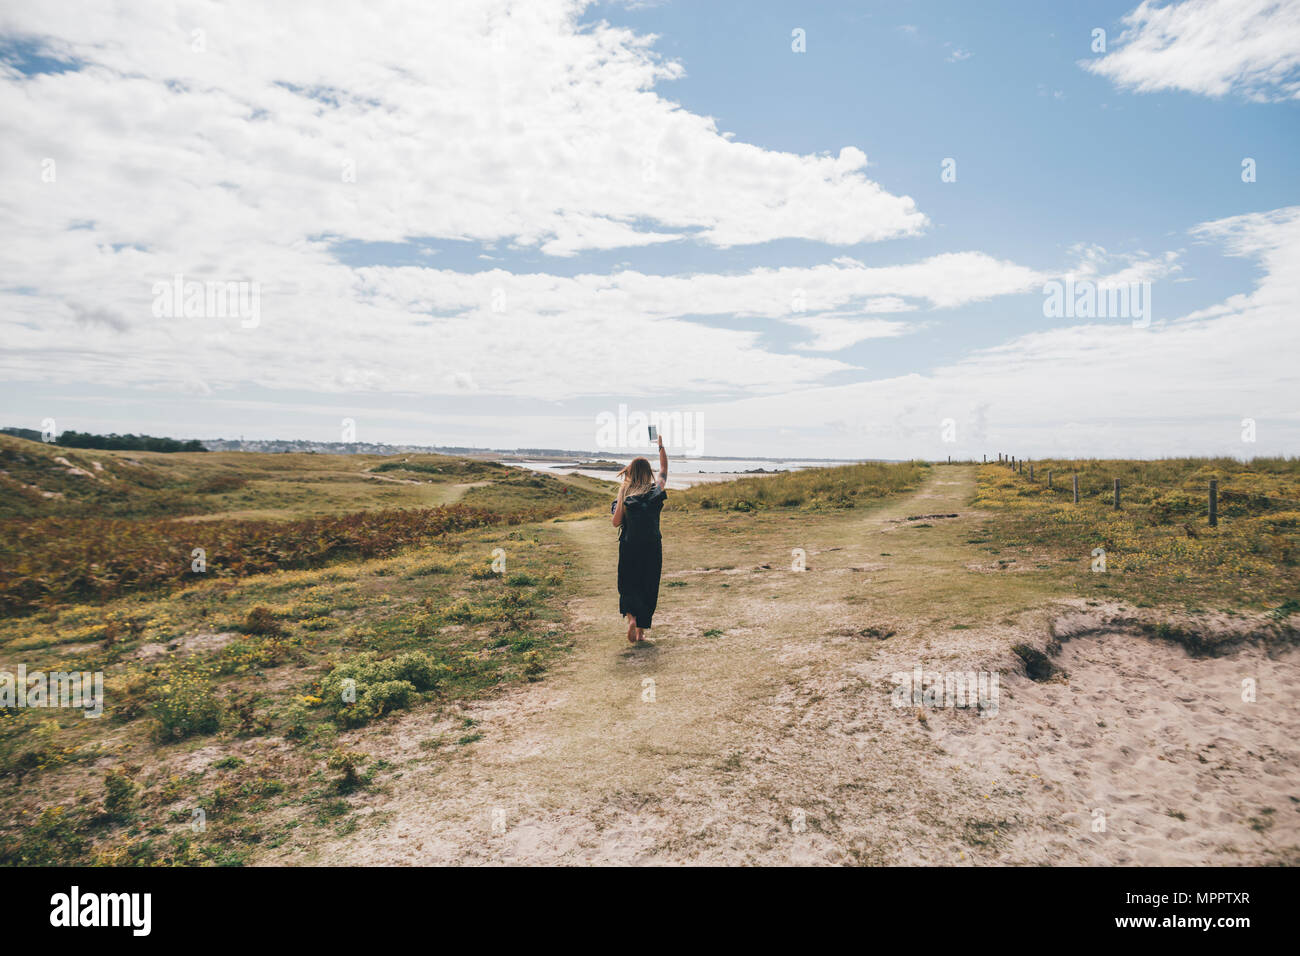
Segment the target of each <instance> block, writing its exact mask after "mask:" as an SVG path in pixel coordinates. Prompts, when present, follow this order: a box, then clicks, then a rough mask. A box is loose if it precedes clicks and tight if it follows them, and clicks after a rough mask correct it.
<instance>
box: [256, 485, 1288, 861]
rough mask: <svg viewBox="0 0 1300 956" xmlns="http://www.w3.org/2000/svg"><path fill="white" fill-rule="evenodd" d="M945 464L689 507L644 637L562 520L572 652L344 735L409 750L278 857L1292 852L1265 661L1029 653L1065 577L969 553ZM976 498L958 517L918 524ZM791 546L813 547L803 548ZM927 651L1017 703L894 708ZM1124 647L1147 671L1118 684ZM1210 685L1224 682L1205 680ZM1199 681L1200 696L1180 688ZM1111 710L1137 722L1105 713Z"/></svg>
mask: <svg viewBox="0 0 1300 956" xmlns="http://www.w3.org/2000/svg"><path fill="white" fill-rule="evenodd" d="M936 471H937V474H936V475H935V477H934V478H932V479H931V480H930V482H929V483H928V484H927V485H926V486H925V487H924V488H923V489H921V490H920V491H919V492H918V493H917V494H916V495H914V496H911V497H909V498H907V499H905V500H901V501H897V502H893V503H890V504H887V505H885V506H884V507H882V508H879V509H878V510H872V511H865V510H863V511H857V512H846V513H843V514H836V515H830V516H825V517H821V516H813V517H809V516H800V519H799V520H798V521H790V520H788V519H786V518H785V517H776V516H774V517H767V518H763V519H756V520H753V521H750V520H748V519H746V522H747V523H746V524H744V525H738V524H736V523H735V521H734V520H733V521H728V520H727V519H726V517H725V516H720V517H717V518H711V519H709V520H712V521H714V522H715V523H714V524H713V525H711V526H705V519H703V518H700V517H699V516H697V515H690V516H687V515H683V514H681V513H675V512H669V513H666V514H665V537H666V548H665V587H664V589H663V591H662V593H661V602H660V611H659V613H658V614H657V615H656V618H655V628H654V630H653V631H652V634H653V641H652V642H651V643H649V644H647V645H642V646H639V647H636V648H632V647H629V645H627V643H626V642H625V640H624V639H623V637H622V636H621V634H620V627H619V621H618V617H617V613H616V608H617V596H616V594H615V591H614V575H613V570H612V561H613V556H614V547H615V546H614V542H613V530H612V529H611V528H610V526H609V525H608V523H607V521H606V520H605V519H603V518H602V519H595V518H593V519H588V520H582V521H573V522H565V523H562V524H559V525H554V526H552V527H553V529H554V532H555V533H561V534H564V535H566V536H567V537H568V539H569V541H570V542H571V544H572V546H573V548H574V549H575V552H576V553H577V554H578V555H580V557H581V566H580V567H579V568H577V569H576V574H577V575H578V581H577V583H578V586H579V593H580V595H581V596H580V597H578V598H577V599H575V600H573V601H572V602H571V604H570V606H569V609H568V611H569V622H570V627H571V629H572V631H573V634H574V641H575V650H574V652H573V654H572V655H571V657H570V658H569V659H568V660H567V661H566V662H565V663H564V664H563V665H562V666H561V667H559V668H557V669H556V670H555V671H553V672H552V673H550V674H548V675H547V677H546V679H545V680H544V681H542V682H540V683H538V684H534V685H530V686H528V687H525V688H520V689H516V690H512V691H510V692H507V693H506V694H504V695H502V696H501V697H499V698H497V699H495V700H489V701H482V702H476V703H474V704H472V705H469V706H467V707H466V708H465V710H464V712H463V714H459V715H455V717H444V718H443V719H442V720H441V721H436V720H435V718H434V717H433V716H432V715H431V713H420V712H417V713H413V714H410V715H407V716H403V717H401V718H399V719H395V720H393V721H391V722H388V723H385V724H382V725H379V726H376V727H371V728H367V729H365V730H362V731H357V732H354V733H352V734H349V735H346V736H345V738H344V739H345V742H346V745H347V746H349V747H352V748H355V749H362V750H366V751H368V752H370V753H373V754H375V755H376V756H382V757H384V758H386V759H387V760H389V761H390V762H391V763H392V764H393V765H395V767H396V768H397V771H396V772H395V773H393V774H392V775H391V776H389V777H387V778H386V781H385V783H384V784H383V785H381V786H380V787H378V788H376V789H374V790H372V791H370V792H367V793H363V794H359V795H356V796H354V797H353V798H351V802H352V803H353V804H354V806H355V807H356V808H357V816H358V820H359V822H360V826H359V828H358V829H357V830H356V831H355V832H353V833H352V834H350V835H348V836H333V835H331V836H329V837H328V838H327V839H322V837H321V832H322V831H319V830H317V831H313V830H312V829H311V828H304V829H303V830H302V831H300V833H299V835H297V836H295V837H294V838H291V840H290V841H289V842H287V843H286V844H285V845H284V846H282V847H280V848H279V849H277V850H275V851H272V852H270V853H268V854H266V855H265V856H263V857H262V858H261V859H260V860H258V862H265V863H280V862H316V863H322V864H345V863H346V864H402V863H406V864H439V863H471V864H473V863H507V864H509V863H547V864H555V863H560V864H574V863H615V864H618V863H628V864H647V863H658V864H673V863H768V864H771V863H929V864H963V863H995V862H1022V863H1023V862H1034V863H1049V862H1058V861H1060V862H1064V861H1071V862H1074V861H1077V862H1097V863H1102V862H1106V863H1123V862H1139V863H1149V862H1166V861H1167V862H1202V861H1203V862H1257V861H1261V860H1264V859H1276V858H1278V856H1279V855H1280V856H1281V857H1282V858H1287V854H1288V853H1290V854H1292V857H1294V849H1291V850H1288V849H1287V848H1288V847H1291V848H1294V846H1295V845H1296V844H1297V842H1300V840H1298V839H1297V834H1296V828H1295V824H1294V823H1293V822H1292V821H1293V820H1294V819H1295V818H1296V810H1295V804H1294V798H1295V797H1300V792H1298V791H1297V788H1296V755H1295V751H1294V749H1293V748H1289V746H1288V745H1287V743H1286V740H1287V739H1289V740H1296V739H1300V726H1296V721H1295V713H1296V708H1294V707H1292V706H1289V705H1282V706H1280V707H1274V708H1273V710H1272V712H1271V715H1270V716H1269V717H1267V718H1265V719H1261V720H1258V721H1255V722H1254V723H1253V724H1251V725H1250V726H1246V725H1245V724H1243V723H1242V722H1241V721H1238V720H1236V716H1235V714H1234V712H1233V711H1232V709H1231V708H1227V707H1226V705H1225V704H1223V702H1222V700H1221V699H1220V698H1221V697H1222V694H1224V693H1226V691H1224V690H1223V686H1221V685H1224V682H1225V681H1226V680H1227V679H1228V677H1229V676H1231V674H1235V673H1236V670H1240V667H1238V666H1236V665H1235V664H1231V663H1230V664H1229V670H1225V671H1222V672H1221V673H1220V672H1218V671H1214V669H1213V668H1212V667H1211V668H1208V669H1207V668H1206V667H1204V666H1201V665H1207V664H1209V665H1214V664H1219V665H1222V664H1223V661H1224V660H1229V659H1222V660H1219V661H1212V662H1206V661H1191V660H1187V661H1185V662H1183V663H1182V665H1181V666H1182V669H1176V670H1174V671H1172V672H1171V674H1170V676H1169V677H1168V678H1159V677H1152V679H1153V680H1156V681H1160V680H1163V681H1164V683H1163V684H1161V683H1155V684H1151V685H1142V684H1140V683H1132V682H1131V680H1130V679H1131V678H1133V677H1134V676H1135V675H1137V674H1139V673H1143V672H1149V673H1148V676H1149V677H1150V676H1151V675H1158V674H1159V670H1158V669H1159V668H1160V667H1163V666H1166V665H1168V664H1169V661H1168V660H1163V659H1159V660H1158V659H1156V657H1155V656H1153V655H1155V654H1156V645H1152V644H1150V643H1149V642H1144V641H1138V640H1137V639H1126V640H1127V641H1129V643H1128V644H1120V643H1117V642H1109V641H1104V640H1100V641H1095V642H1093V643H1096V644H1097V648H1096V649H1093V648H1092V647H1091V645H1090V644H1089V643H1088V642H1084V641H1082V640H1081V641H1080V642H1078V643H1077V644H1076V643H1074V642H1072V643H1071V644H1067V645H1066V646H1067V655H1075V656H1071V658H1070V662H1069V663H1068V664H1067V667H1070V668H1073V669H1074V670H1075V673H1074V674H1073V675H1072V678H1071V683H1070V684H1036V683H1033V682H1031V681H1029V680H1028V679H1027V678H1025V677H1023V676H1020V667H1019V664H1018V662H1017V659H1016V658H1014V656H1012V655H1011V653H1010V651H1009V647H1010V645H1011V644H1013V643H1015V642H1016V641H1018V640H1024V639H1026V638H1034V637H1038V638H1041V636H1042V634H1043V633H1044V632H1045V627H1046V622H1047V620H1048V619H1049V618H1050V617H1051V616H1052V615H1053V614H1054V613H1056V612H1055V611H1054V610H1053V609H1052V601H1053V599H1054V598H1055V597H1059V595H1054V594H1053V593H1052V591H1051V584H1050V576H1049V575H1045V574H1043V575H1035V574H1011V573H1006V574H987V573H981V572H980V571H978V570H972V568H973V567H976V568H977V567H979V566H980V562H981V560H982V557H981V554H980V552H979V551H978V550H977V549H976V548H975V547H973V546H972V545H971V544H969V543H967V538H968V537H969V536H970V535H971V534H972V532H973V531H974V530H976V529H977V528H978V526H979V525H980V524H981V523H983V522H984V521H986V520H988V516H984V515H980V514H977V513H974V512H971V511H970V509H969V506H968V502H969V500H970V497H971V493H972V491H973V487H974V475H975V470H974V469H973V468H961V467H953V468H940V469H936ZM953 512H956V513H959V514H960V515H961V517H959V518H957V519H934V520H932V521H924V522H917V521H911V522H909V521H906V520H904V519H905V518H906V517H907V516H909V515H916V514H934V513H953ZM924 524H931V525H932V527H928V528H926V527H918V525H924ZM737 531H743V533H733V532H737ZM794 548H801V549H803V550H804V551H805V552H806V553H807V563H808V570H807V571H805V572H801V573H800V572H795V571H793V570H791V569H790V567H791V553H792V549H794ZM764 565H767V566H768V567H767V568H764V567H763V566H764ZM670 582H671V583H675V584H679V585H681V586H678V587H670V586H668V585H669V583H670ZM706 634H707V635H708V636H706ZM886 635H888V636H886ZM1039 643H1041V640H1040V641H1039ZM1159 651H1169V652H1172V653H1182V652H1181V651H1180V650H1178V649H1177V648H1169V647H1165V646H1160V647H1159ZM1243 653H1245V652H1243ZM1183 656H1184V657H1185V656H1186V655H1185V654H1184V655H1183ZM1255 664H1258V665H1259V666H1260V668H1263V667H1264V666H1265V665H1264V663H1263V662H1262V661H1255V660H1253V659H1252V661H1251V666H1254V665H1255ZM918 666H920V667H924V668H925V669H926V670H930V669H932V668H933V669H938V670H941V671H956V670H960V671H965V670H984V671H1001V672H1002V673H1001V674H1000V680H1001V684H1000V688H1001V698H1000V706H999V709H998V713H997V715H996V716H993V717H991V718H981V717H979V716H977V715H976V713H975V712H974V711H973V710H969V709H941V710H927V711H925V712H924V713H923V716H924V717H925V719H924V720H922V719H918V713H917V708H915V707H911V706H908V707H902V708H900V707H895V706H894V704H893V701H892V699H891V691H892V690H893V688H894V682H893V679H892V677H891V675H893V674H895V673H898V672H911V671H912V669H913V668H914V667H918ZM1234 667H1235V670H1233V669H1232V668H1234ZM1268 667H1271V668H1273V670H1269V671H1268V672H1267V673H1268V677H1269V680H1290V679H1294V678H1295V677H1296V676H1300V675H1297V674H1296V673H1295V669H1296V660H1295V654H1294V652H1292V653H1291V655H1290V656H1289V657H1285V658H1282V659H1279V660H1277V661H1270V662H1269V663H1268ZM1126 668H1127V669H1128V671H1125V669H1126ZM1257 669H1259V668H1257ZM1116 670H1119V671H1121V672H1122V673H1124V674H1125V675H1126V677H1125V680H1126V683H1124V684H1123V686H1122V687H1121V690H1120V692H1115V688H1114V678H1115V676H1116V674H1115V672H1116ZM1230 672H1231V673H1230ZM1261 672H1262V671H1261ZM1198 681H1201V682H1206V683H1205V686H1206V687H1214V688H1217V690H1215V693H1217V694H1219V696H1218V697H1210V698H1206V697H1205V695H1204V692H1203V690H1202V691H1197V690H1196V689H1195V685H1196V684H1197V682H1198ZM1216 682H1217V683H1216ZM1283 686H1285V685H1283ZM1186 687H1191V688H1192V689H1191V690H1190V691H1187V692H1186V693H1183V692H1181V691H1179V690H1178V688H1186ZM1177 693H1181V694H1182V697H1187V698H1188V700H1185V701H1184V700H1182V699H1181V697H1179V698H1178V699H1177V702H1176V703H1174V704H1171V703H1170V700H1169V698H1170V695H1173V694H1177ZM1198 694H1200V696H1198ZM1216 707H1217V708H1220V711H1221V712H1217V713H1211V710H1213V709H1214V708H1216ZM1224 708H1226V709H1224ZM1148 711H1149V712H1148ZM1126 715H1127V716H1126ZM463 717H470V718H472V719H473V720H475V721H477V726H476V727H475V730H476V731H478V732H481V733H482V734H483V738H482V739H481V740H479V741H478V742H476V743H473V744H470V745H468V746H465V747H463V748H453V749H452V750H450V751H449V752H448V751H446V750H443V751H438V752H436V753H433V754H430V753H429V752H428V751H425V750H422V749H421V748H420V746H419V744H420V742H421V741H423V740H427V739H428V738H430V737H432V736H435V735H437V734H443V735H444V736H447V735H450V736H451V737H452V739H454V738H455V737H456V736H457V734H458V733H460V731H458V730H457V729H456V728H457V727H458V726H459V721H460V720H461V718H463ZM1098 720H1101V721H1103V722H1105V723H1107V725H1108V726H1109V727H1111V728H1114V729H1113V730H1112V731H1111V732H1109V733H1107V734H1104V735H1099V734H1095V733H1093V732H1091V731H1090V730H1089V727H1091V726H1095V725H1096V723H1097V721H1098ZM1216 721H1217V722H1216ZM1242 734H1245V737H1246V739H1243V738H1242V736H1241V735H1242ZM1286 734H1289V738H1287V737H1286V736H1285V735H1286ZM1152 735H1155V736H1156V737H1158V738H1159V740H1158V742H1157V743H1156V744H1155V745H1154V746H1155V747H1156V749H1155V750H1153V749H1152V746H1153V744H1152V743H1151V742H1150V741H1148V740H1147V738H1148V737H1150V736H1152ZM1227 735H1232V736H1233V739H1234V740H1235V743H1233V744H1232V746H1228V743H1227V740H1226V737H1227ZM1209 744H1214V745H1215V746H1218V747H1219V748H1221V749H1220V750H1219V751H1218V753H1217V754H1216V755H1215V756H1216V758H1219V757H1221V758H1223V761H1222V763H1223V766H1222V767H1221V768H1219V770H1218V771H1217V772H1216V773H1210V772H1209V771H1200V772H1199V774H1198V775H1197V776H1195V778H1194V779H1193V778H1190V777H1188V776H1187V774H1189V773H1192V772H1193V771H1194V770H1195V768H1189V767H1188V766H1186V765H1185V764H1184V763H1183V761H1181V760H1178V761H1171V760H1170V759H1169V757H1168V755H1169V754H1172V753H1174V752H1175V751H1177V752H1178V753H1182V752H1183V751H1186V752H1187V753H1191V752H1193V751H1194V750H1195V749H1196V748H1197V747H1200V748H1202V752H1205V751H1204V747H1205V746H1207V745H1209ZM1269 748H1271V749H1269ZM1210 752H1213V751H1210ZM1162 754H1165V756H1164V757H1162V756H1161V755H1162ZM1191 759H1193V760H1195V758H1194V757H1193V758H1191ZM1197 766H1198V767H1201V766H1203V765H1201V764H1197ZM1135 770H1137V771H1139V772H1134V771H1135ZM1085 778H1086V779H1085ZM1266 778H1267V779H1266ZM1261 780H1263V781H1264V782H1263V783H1261V782H1260V781H1261ZM1171 788H1174V789H1171ZM1174 803H1177V804H1178V806H1173V805H1172V804H1174ZM1098 804H1101V805H1103V806H1105V807H1106V808H1108V809H1109V811H1110V812H1109V813H1108V817H1107V819H1108V822H1109V824H1110V825H1109V827H1108V830H1107V832H1106V833H1104V834H1096V833H1094V832H1093V829H1092V824H1091V821H1092V819H1093V816H1092V810H1093V809H1094V808H1095V807H1096V805H1098ZM1164 804H1169V805H1168V806H1165V805H1164ZM1264 806H1269V807H1272V808H1273V809H1272V810H1269V811H1268V812H1267V813H1265V812H1264V810H1263V809H1261V808H1262V807H1264ZM1167 810H1173V811H1175V812H1180V813H1185V814H1186V816H1187V818H1188V819H1187V821H1180V820H1178V819H1177V818H1175V817H1172V816H1168V815H1167V814H1166V811H1167ZM1261 814H1262V816H1261ZM1251 817H1254V818H1256V819H1257V820H1262V821H1263V822H1262V823H1259V824H1257V825H1256V824H1251V823H1250V822H1249V820H1250V818H1251ZM1270 821H1274V822H1270ZM1211 825H1212V826H1213V828H1214V829H1213V832H1212V833H1209V834H1208V835H1207V834H1206V833H1205V832H1204V830H1205V828H1206V827H1208V826H1211ZM1195 828H1200V829H1201V831H1202V832H1199V833H1194V834H1192V836H1191V837H1190V838H1186V839H1185V838H1182V837H1180V836H1179V835H1178V834H1179V833H1180V832H1184V831H1189V830H1192V829H1195ZM1171 834H1172V836H1171ZM1171 840H1172V841H1173V842H1174V843H1176V844H1177V848H1178V849H1177V853H1174V854H1171V853H1170V851H1169V846H1170V841H1171ZM1225 857H1226V858H1225Z"/></svg>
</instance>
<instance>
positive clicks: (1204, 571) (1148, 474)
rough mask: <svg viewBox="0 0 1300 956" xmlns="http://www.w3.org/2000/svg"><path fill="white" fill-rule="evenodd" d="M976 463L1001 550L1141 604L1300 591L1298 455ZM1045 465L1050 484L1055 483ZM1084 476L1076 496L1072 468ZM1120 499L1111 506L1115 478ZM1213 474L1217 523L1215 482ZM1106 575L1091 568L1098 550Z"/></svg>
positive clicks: (1273, 596) (1246, 601) (1230, 602)
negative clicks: (1215, 508)
mask: <svg viewBox="0 0 1300 956" xmlns="http://www.w3.org/2000/svg"><path fill="white" fill-rule="evenodd" d="M1033 467H1034V476H1033V478H1032V479H1031V478H1030V477H1029V466H1028V464H1026V466H1025V468H1024V470H1023V471H1019V470H1017V471H1014V472H1013V471H1012V470H1011V469H1010V468H1009V467H1006V466H1003V465H999V464H996V463H995V464H989V465H985V466H984V467H983V468H981V470H980V481H979V492H978V496H977V498H976V504H978V505H981V506H987V507H990V508H992V509H994V510H995V512H996V514H997V516H998V518H999V519H1000V520H999V521H997V522H995V523H994V526H993V530H992V531H991V533H990V542H989V543H988V550H990V551H991V552H993V553H995V554H1003V555H1006V554H1017V553H1018V554H1021V555H1029V554H1036V555H1038V557H1039V559H1044V560H1047V561H1050V562H1052V563H1054V564H1058V565H1060V571H1061V573H1062V574H1066V575H1069V576H1070V577H1071V578H1072V581H1073V583H1074V584H1075V585H1076V586H1077V587H1079V588H1080V589H1081V590H1082V591H1084V592H1086V593H1097V594H1105V593H1111V594H1115V595H1116V596H1120V595H1122V596H1125V597H1128V598H1129V599H1131V600H1136V601H1139V602H1143V603H1178V604H1187V605H1191V606H1200V605H1204V604H1207V603H1209V604H1214V605H1220V606H1225V607H1226V606H1248V607H1257V608H1258V607H1271V606H1276V605H1278V604H1281V603H1283V602H1285V601H1287V600H1290V599H1294V598H1295V597H1297V596H1298V595H1300V461H1297V460H1296V459H1280V458H1272V459H1255V460H1254V461H1250V462H1241V461H1236V460H1234V459H1227V458H1219V459H1204V458H1201V459H1198V458H1180V459H1163V460H1159V461H1123V460H1087V461H1063V460H1050V461H1049V460H1044V461H1034V462H1033ZM1048 472H1051V474H1052V485H1053V487H1051V488H1049V487H1048ZM1074 474H1078V475H1079V493H1080V500H1079V504H1078V505H1075V504H1074V503H1073V485H1072V481H1071V476H1072V475H1074ZM1115 478H1119V480H1120V507H1119V508H1118V509H1116V508H1115V507H1114V479H1115ZM1210 479H1216V480H1217V481H1218V496H1219V522H1218V526H1217V527H1213V528H1212V527H1210V525H1209V520H1208V489H1209V482H1210ZM1098 548H1100V549H1102V550H1103V551H1104V552H1105V555H1104V557H1105V568H1106V571H1105V572H1104V573H1101V572H1094V571H1092V567H1093V565H1094V557H1095V556H1094V555H1093V553H1092V552H1093V550H1094V549H1098Z"/></svg>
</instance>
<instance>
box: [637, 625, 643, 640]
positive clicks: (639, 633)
mask: <svg viewBox="0 0 1300 956" xmlns="http://www.w3.org/2000/svg"><path fill="white" fill-rule="evenodd" d="M636 639H637V640H638V641H644V640H645V628H644V627H638V628H637V629H636Z"/></svg>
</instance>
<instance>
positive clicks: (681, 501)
mask: <svg viewBox="0 0 1300 956" xmlns="http://www.w3.org/2000/svg"><path fill="white" fill-rule="evenodd" d="M929 473H930V465H928V464H926V463H925V462H899V463H892V464H891V463H883V462H881V463H877V462H868V463H865V464H859V465H841V466H839V467H835V468H813V469H808V470H806V471H787V472H777V473H776V474H772V475H760V476H755V477H753V478H739V479H736V480H735V481H727V482H720V483H716V484H702V485H696V486H695V487H694V488H689V489H687V490H685V491H677V492H673V493H672V494H671V495H669V502H668V507H669V508H671V509H675V510H685V511H695V510H719V511H739V512H749V511H764V510H768V509H773V508H790V509H795V508H805V509H811V510H821V509H836V508H852V507H854V506H855V505H857V504H859V503H869V502H873V501H877V500H879V499H880V498H883V497H886V496H888V495H894V494H901V493H903V492H907V491H912V490H914V489H916V488H917V487H918V486H919V485H920V484H921V482H922V481H923V480H924V479H925V477H926V476H927V475H928V474H929Z"/></svg>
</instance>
